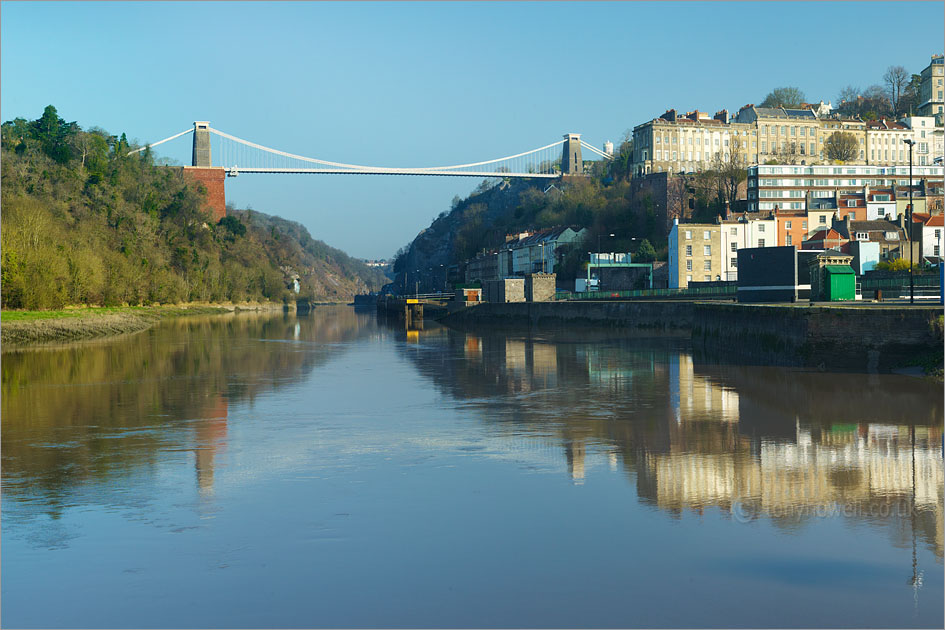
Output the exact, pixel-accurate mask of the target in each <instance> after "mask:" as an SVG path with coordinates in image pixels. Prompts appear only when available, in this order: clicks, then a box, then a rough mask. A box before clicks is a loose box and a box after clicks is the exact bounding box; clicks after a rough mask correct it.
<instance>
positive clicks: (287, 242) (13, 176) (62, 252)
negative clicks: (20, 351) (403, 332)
mask: <svg viewBox="0 0 945 630" xmlns="http://www.w3.org/2000/svg"><path fill="white" fill-rule="evenodd" d="M0 133H2V159H0V167H2V172H0V180H2V196H3V213H2V232H0V238H2V252H3V254H2V266H0V272H2V278H0V280H2V295H0V298H2V304H3V307H4V308H29V309H49V308H59V307H62V306H64V305H69V304H91V305H117V304H152V303H177V302H190V301H245V300H264V299H268V300H282V299H287V298H288V297H289V292H288V289H287V286H288V284H289V283H290V282H291V277H292V276H293V274H294V275H298V276H299V277H300V281H301V284H302V287H303V292H304V293H306V294H307V295H308V296H310V297H314V298H317V299H320V300H347V299H350V296H351V295H352V294H354V293H358V292H364V291H368V290H373V289H376V288H379V287H380V286H381V284H383V281H384V280H383V279H382V278H378V277H377V276H378V275H379V274H378V273H377V272H376V271H374V270H372V269H370V268H368V267H366V266H365V265H363V264H361V263H359V262H358V261H355V260H353V259H351V258H349V257H347V256H346V255H345V254H344V253H343V252H339V251H337V250H333V249H331V248H329V247H327V246H326V245H325V244H324V243H321V242H320V241H314V240H312V238H311V236H310V235H309V234H308V232H307V231H306V230H305V228H303V227H302V226H300V225H298V224H295V223H290V222H288V221H283V220H282V219H278V218H277V217H268V216H267V215H264V214H261V213H257V212H253V213H252V220H251V221H250V220H247V218H246V217H248V216H249V214H250V213H249V212H246V213H241V212H238V211H231V213H232V214H231V216H227V217H225V218H224V219H223V220H222V221H221V222H220V223H219V224H218V225H213V224H212V223H211V222H210V217H209V215H208V214H207V213H206V212H204V211H203V209H202V208H203V204H204V196H203V193H201V191H199V190H196V189H195V188H194V187H193V186H192V185H190V184H189V183H188V182H187V180H185V179H184V178H183V176H182V173H181V170H180V169H176V168H166V167H161V166H156V165H155V164H154V161H153V156H152V155H151V152H150V151H149V150H145V151H142V152H140V153H137V154H133V155H128V151H129V150H130V149H131V148H133V147H131V146H130V145H129V143H128V140H127V137H126V136H125V134H121V135H120V136H113V135H109V134H108V133H106V132H105V131H103V130H101V129H92V130H89V131H82V130H81V129H80V128H79V126H78V125H76V124H75V123H66V122H64V121H63V120H62V119H61V118H59V116H58V113H57V112H56V109H55V107H52V106H49V107H47V108H46V110H45V111H44V113H43V115H42V117H40V118H39V119H37V120H34V121H26V120H24V119H22V118H17V119H15V120H12V121H8V122H6V123H4V124H3V125H2V127H0ZM326 277H330V278H331V279H332V281H331V282H325V278H326Z"/></svg>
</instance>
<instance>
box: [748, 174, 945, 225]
mask: <svg viewBox="0 0 945 630" xmlns="http://www.w3.org/2000/svg"><path fill="white" fill-rule="evenodd" d="M912 178H913V196H914V197H921V198H923V200H924V199H925V197H928V198H929V206H930V207H940V205H941V195H942V192H941V191H942V182H943V168H942V167H941V166H913V168H912ZM747 181H748V191H747V195H748V209H749V211H750V212H758V211H765V210H770V211H773V210H774V209H775V207H777V208H778V209H779V210H807V209H808V207H809V206H810V205H811V200H812V199H820V198H833V199H838V198H839V197H840V196H841V195H843V194H845V193H851V194H852V193H862V192H863V190H864V187H865V186H868V187H869V188H870V189H873V190H878V189H884V188H890V189H893V190H894V191H895V193H894V194H895V196H896V199H897V201H898V200H899V199H901V198H908V194H909V193H908V187H909V167H908V166H901V165H900V166H867V165H854V164H848V165H843V166H836V165H831V166H816V165H815V166H805V165H794V164H772V165H768V164H762V165H756V166H750V167H748V180H747ZM923 204H924V201H923ZM839 205H840V204H838V208H837V209H838V210H841V211H842V208H841V207H839ZM852 207H857V206H852ZM916 208H917V209H918V203H916ZM864 219H865V215H864Z"/></svg>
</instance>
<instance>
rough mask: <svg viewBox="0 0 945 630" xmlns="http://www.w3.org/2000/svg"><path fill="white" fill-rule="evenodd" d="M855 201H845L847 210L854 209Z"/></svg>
mask: <svg viewBox="0 0 945 630" xmlns="http://www.w3.org/2000/svg"><path fill="white" fill-rule="evenodd" d="M855 207H856V199H847V208H855Z"/></svg>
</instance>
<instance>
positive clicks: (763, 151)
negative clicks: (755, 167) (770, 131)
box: [761, 140, 768, 153]
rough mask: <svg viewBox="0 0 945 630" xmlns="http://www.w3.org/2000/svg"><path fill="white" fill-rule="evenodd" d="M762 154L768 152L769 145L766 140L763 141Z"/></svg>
mask: <svg viewBox="0 0 945 630" xmlns="http://www.w3.org/2000/svg"><path fill="white" fill-rule="evenodd" d="M761 152H762V153H767V152H768V143H767V142H765V141H764V140H762V141H761Z"/></svg>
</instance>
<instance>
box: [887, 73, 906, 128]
mask: <svg viewBox="0 0 945 630" xmlns="http://www.w3.org/2000/svg"><path fill="white" fill-rule="evenodd" d="M909 80H910V76H909V72H908V71H906V69H905V68H903V67H902V66H889V67H888V68H886V73H885V74H884V75H883V85H885V86H886V95H887V96H888V97H889V100H890V102H891V103H892V108H893V115H895V116H897V117H898V116H899V115H900V114H901V113H902V109H901V108H900V107H901V103H902V96H903V92H904V91H905V89H906V87H907V86H908V85H909Z"/></svg>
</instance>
